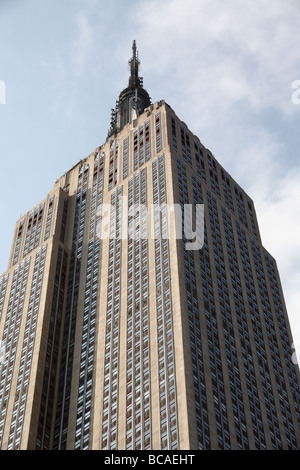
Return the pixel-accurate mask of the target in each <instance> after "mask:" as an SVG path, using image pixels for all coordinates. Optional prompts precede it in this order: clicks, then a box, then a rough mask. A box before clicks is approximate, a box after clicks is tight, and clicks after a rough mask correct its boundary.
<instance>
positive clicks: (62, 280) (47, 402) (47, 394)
mask: <svg viewBox="0 0 300 470" xmlns="http://www.w3.org/2000/svg"><path fill="white" fill-rule="evenodd" d="M67 262H68V254H67V252H66V251H65V250H63V248H61V247H60V246H59V247H58V248H57V256H56V266H55V276H54V284H53V293H52V301H51V310H50V318H49V330H48V338H47V349H46V360H45V367H44V375H43V382H42V393H41V405H40V410H39V419H38V431H37V439H36V449H37V450H41V449H43V450H49V449H50V448H51V431H52V419H53V411H54V396H55V385H56V376H57V369H58V351H59V340H60V336H61V325H62V315H63V307H64V296H65V286H66V277H67Z"/></svg>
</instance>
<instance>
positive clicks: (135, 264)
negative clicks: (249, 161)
mask: <svg viewBox="0 0 300 470" xmlns="http://www.w3.org/2000/svg"><path fill="white" fill-rule="evenodd" d="M129 64H130V78H129V83H128V86H127V88H125V89H124V90H123V91H122V92H121V94H120V96H119V99H118V101H117V105H116V108H115V109H114V110H112V112H111V122H110V128H109V131H108V137H107V140H106V142H105V143H104V144H103V145H101V146H100V147H98V148H97V149H95V151H94V152H93V153H91V154H90V155H89V156H88V157H87V158H86V159H84V160H81V161H80V162H78V163H77V164H76V165H75V166H74V167H73V168H72V169H70V171H68V172H67V173H65V174H64V175H63V176H61V177H60V178H59V179H58V180H57V181H56V182H55V184H54V188H53V189H52V190H51V191H50V192H49V194H48V195H47V196H46V197H45V199H44V200H43V201H42V202H40V204H38V205H37V206H36V207H34V208H33V209H32V210H30V211H29V212H28V213H27V214H26V215H25V216H23V217H21V218H20V220H18V221H17V223H16V229H15V233H14V239H13V243H12V249H11V255H10V258H9V264H8V269H7V271H6V273H4V274H3V275H2V276H1V277H0V338H1V356H0V446H1V449H103V450H104V449H107V450H115V449H119V450H121V449H129V450H130V449H136V450H139V449H145V450H152V449H168V450H171V449H174V450H175V449H184V450H186V449H300V434H299V428H300V379H299V370H298V367H296V365H295V364H294V363H293V361H292V354H293V351H292V350H291V345H292V343H293V340H292V336H291V331H290V327H289V322H288V317H287V312H286V308H285V303H284V297H283V293H282V289H281V285H280V279H279V274H278V270H277V267H276V262H275V260H274V258H273V257H272V256H271V255H270V254H269V253H268V251H267V250H266V249H265V248H264V247H263V245H262V242H261V238H260V233H259V227H258V223H257V218H256V213H255V208H254V204H253V201H252V199H251V198H250V197H249V196H248V195H247V194H246V193H245V191H243V189H242V188H241V187H240V186H239V185H238V184H237V183H236V182H235V181H234V179H233V178H232V177H231V176H230V175H229V174H228V172H226V171H225V169H224V168H222V166H221V165H220V164H219V163H218V161H217V160H216V159H215V157H214V156H213V155H212V153H211V152H210V151H209V150H208V149H206V148H205V147H204V145H203V144H202V142H201V141H200V139H199V138H198V137H196V136H195V135H194V134H193V133H192V132H191V131H190V130H189V129H188V127H187V126H186V124H185V123H183V122H182V121H181V120H180V119H179V118H178V117H177V115H176V114H175V112H174V111H173V109H172V108H171V107H170V106H169V105H168V104H167V103H165V102H164V101H159V102H156V103H155V104H152V103H151V99H150V97H149V95H148V93H147V91H146V90H145V89H144V87H143V82H142V79H141V77H139V59H138V54H137V49H136V44H135V42H134V43H133V48H132V58H131V60H130V62H129ZM203 215H204V217H203Z"/></svg>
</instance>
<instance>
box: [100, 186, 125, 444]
mask: <svg viewBox="0 0 300 470" xmlns="http://www.w3.org/2000/svg"><path fill="white" fill-rule="evenodd" d="M122 190H123V188H122V187H119V188H118V189H117V190H116V191H114V192H113V193H112V195H111V206H112V207H113V209H114V210H112V211H111V217H110V227H109V232H110V240H109V255H108V256H109V258H108V259H109V261H108V280H107V306H106V308H107V310H106V322H105V345H104V377H103V411H102V438H101V449H104V450H105V449H110V450H114V449H117V448H118V401H119V374H118V371H119V360H120V357H119V333H120V310H121V250H122V240H121V233H122V232H121V231H122V225H121V211H122V207H121V200H122V198H121V196H122Z"/></svg>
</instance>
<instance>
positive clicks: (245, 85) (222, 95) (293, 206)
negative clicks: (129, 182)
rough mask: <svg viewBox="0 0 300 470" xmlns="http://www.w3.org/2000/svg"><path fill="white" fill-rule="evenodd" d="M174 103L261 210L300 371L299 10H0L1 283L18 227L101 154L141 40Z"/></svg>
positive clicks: (69, 4) (149, 3) (157, 85)
mask: <svg viewBox="0 0 300 470" xmlns="http://www.w3.org/2000/svg"><path fill="white" fill-rule="evenodd" d="M134 39H135V40H136V42H137V48H138V51H139V58H140V60H141V70H140V75H141V76H142V77H143V78H144V87H145V88H146V89H147V91H148V93H149V94H150V96H151V98H152V102H156V101H159V100H161V99H164V100H165V101H166V102H167V103H168V104H169V105H170V106H171V107H172V108H173V109H174V111H175V112H176V114H177V115H178V117H179V118H180V119H181V120H183V121H184V122H185V123H186V124H187V126H188V127H189V129H190V130H191V131H192V132H193V133H194V134H196V135H197V136H198V137H199V138H200V140H201V141H202V143H203V145H204V146H205V147H207V148H209V149H210V151H211V152H212V153H213V155H214V156H215V158H216V159H217V160H218V161H219V162H220V164H221V165H222V166H223V167H224V168H225V169H226V171H228V172H229V173H230V174H231V176H232V177H233V178H234V179H235V180H236V181H237V182H238V183H239V185H240V186H241V187H242V188H243V189H244V190H245V191H246V192H247V193H248V194H249V196H250V197H251V198H252V199H253V200H254V203H255V208H256V212H257V216H258V221H259V226H260V230H261V237H262V241H263V245H264V247H265V248H266V249H267V250H268V251H269V252H270V253H271V254H272V255H273V256H274V257H275V259H276V261H277V264H278V268H279V272H280V276H281V282H282V286H283V290H284V294H285V300H286V304H287V308H288V313H289V319H290V324H291V327H292V332H293V337H294V348H295V354H296V355H297V356H298V360H299V359H300V314H299V305H300V288H299V287H300V159H299V148H300V47H299V44H300V0H185V1H184V2H183V1H182V0H163V1H161V0H59V1H58V0H52V1H51V2H49V1H48V0H0V161H1V170H0V171H1V173H0V175H1V183H0V217H1V230H0V273H4V272H5V271H6V269H7V263H8V257H9V253H10V249H11V243H12V237H13V232H14V228H15V224H16V221H17V220H18V219H19V217H21V215H24V214H25V213H27V212H28V211H29V210H30V209H31V208H33V207H34V206H35V205H36V204H38V203H39V202H40V201H41V200H43V199H44V198H45V197H46V196H47V194H48V192H50V190H51V189H52V188H53V185H54V181H55V180H56V179H57V178H59V177H60V176H61V175H62V174H64V173H65V172H66V171H68V170H69V169H70V168H72V167H73V166H74V165H75V164H76V163H77V162H78V161H79V160H81V159H82V158H85V157H87V156H88V155H89V154H90V153H91V152H93V150H94V149H95V148H96V147H98V146H100V145H102V144H103V143H104V142H105V139H106V137H107V132H108V128H109V121H110V110H111V108H114V107H115V103H116V100H117V98H118V96H119V93H120V91H121V90H122V89H124V88H125V87H126V86H127V83H128V76H129V68H128V60H129V59H130V57H131V53H132V50H131V47H132V42H133V40H134Z"/></svg>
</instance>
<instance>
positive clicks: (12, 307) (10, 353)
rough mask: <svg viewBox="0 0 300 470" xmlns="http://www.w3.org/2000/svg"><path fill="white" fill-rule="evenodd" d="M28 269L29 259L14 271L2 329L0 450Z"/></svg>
mask: <svg viewBox="0 0 300 470" xmlns="http://www.w3.org/2000/svg"><path fill="white" fill-rule="evenodd" d="M29 267H30V257H28V258H26V259H25V260H24V261H23V262H22V263H21V264H19V266H17V268H16V269H15V270H14V273H13V277H12V284H11V288H10V294H9V299H8V307H7V312H6V317H5V323H4V328H3V335H2V343H1V344H5V361H4V363H3V364H2V366H1V368H0V448H1V445H2V439H3V432H4V426H5V420H6V413H7V406H8V400H9V394H10V389H11V383H12V377H13V371H14V367H15V362H16V353H17V346H18V337H19V332H20V326H21V321H22V314H23V307H24V299H25V293H26V287H27V280H28V274H29Z"/></svg>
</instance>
